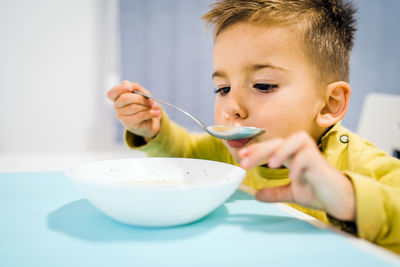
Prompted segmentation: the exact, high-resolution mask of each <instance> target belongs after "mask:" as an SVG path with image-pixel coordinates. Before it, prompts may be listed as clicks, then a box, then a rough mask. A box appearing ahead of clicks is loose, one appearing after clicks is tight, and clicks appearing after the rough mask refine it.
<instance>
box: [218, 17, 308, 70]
mask: <svg viewBox="0 0 400 267" xmlns="http://www.w3.org/2000/svg"><path fill="white" fill-rule="evenodd" d="M302 48H303V45H302V41H301V38H299V36H298V34H296V33H295V32H294V31H293V30H292V29H290V28H288V27H280V26H260V25H255V24H252V23H237V24H235V25H232V26H230V27H228V28H226V29H224V30H223V31H221V32H220V34H219V35H218V36H217V37H216V39H215V42H214V60H218V58H221V57H225V58H227V57H236V58H240V57H244V59H249V60H251V61H252V62H253V61H254V60H257V61H258V62H257V66H252V67H253V68H260V67H262V66H264V65H271V66H276V64H272V63H271V62H269V61H265V60H264V61H263V60H262V57H264V56H266V57H268V58H273V57H274V56H278V55H279V56H280V57H282V56H283V57H288V56H299V55H303V54H304V53H303V52H302V51H301V50H302ZM232 53H235V54H232ZM260 57H261V58H260ZM258 59H260V60H258ZM252 65H254V64H252ZM278 66H279V65H278ZM266 67H269V66H266ZM280 67H281V68H283V69H286V68H285V67H284V66H280Z"/></svg>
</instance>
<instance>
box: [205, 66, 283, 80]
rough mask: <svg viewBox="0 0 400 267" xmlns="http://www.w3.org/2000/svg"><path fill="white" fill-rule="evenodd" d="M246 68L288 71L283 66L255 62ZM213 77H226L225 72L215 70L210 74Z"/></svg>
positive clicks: (251, 69) (250, 69)
mask: <svg viewBox="0 0 400 267" xmlns="http://www.w3.org/2000/svg"><path fill="white" fill-rule="evenodd" d="M246 69H247V70H249V71H257V70H261V69H274V70H283V71H288V70H287V69H285V68H282V67H279V66H275V65H271V64H256V65H250V66H248V67H246ZM215 77H226V74H225V73H224V72H222V71H215V72H214V73H213V74H212V78H213V79H214V78H215Z"/></svg>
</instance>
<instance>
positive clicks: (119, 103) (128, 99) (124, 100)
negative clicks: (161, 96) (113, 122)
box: [114, 92, 153, 109]
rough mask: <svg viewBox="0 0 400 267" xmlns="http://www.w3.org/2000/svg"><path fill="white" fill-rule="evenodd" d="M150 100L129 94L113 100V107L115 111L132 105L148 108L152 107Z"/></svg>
mask: <svg viewBox="0 0 400 267" xmlns="http://www.w3.org/2000/svg"><path fill="white" fill-rule="evenodd" d="M152 103H153V102H152V101H151V99H147V98H145V97H143V96H141V95H138V94H132V93H130V92H128V93H124V94H121V95H120V96H119V97H118V99H116V100H115V103H114V107H115V108H116V109H119V108H123V107H125V106H129V105H132V104H136V105H142V106H146V107H148V108H149V107H150V106H151V105H152Z"/></svg>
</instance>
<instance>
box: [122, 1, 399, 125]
mask: <svg viewBox="0 0 400 267" xmlns="http://www.w3.org/2000/svg"><path fill="white" fill-rule="evenodd" d="M211 2H212V1H211V0H168V1H165V0H142V1H138V0H137V1H130V0H121V1H120V13H121V39H122V40H121V45H122V50H121V51H122V77H123V79H129V80H134V81H138V82H140V83H142V84H143V85H144V86H145V87H146V88H148V89H149V90H150V91H151V92H152V93H153V94H154V95H156V96H158V97H160V98H161V99H165V100H168V101H171V102H172V103H175V104H177V105H180V106H181V107H183V108H186V109H187V110H189V111H190V112H192V113H193V114H195V115H197V116H198V117H199V118H200V119H202V120H204V122H205V123H206V124H212V123H213V102H214V94H213V93H212V91H213V83H212V80H211V73H212V34H211V32H210V33H209V34H208V35H207V34H206V31H205V28H204V23H203V21H201V20H200V17H201V16H202V15H203V14H204V13H205V12H206V11H207V10H208V5H209V4H210V3H211ZM354 3H355V5H356V7H357V8H358V14H357V19H358V31H357V34H356V40H355V47H354V50H353V54H352V58H351V74H350V84H351V86H352V96H351V101H350V108H349V111H348V113H347V115H346V117H345V119H344V120H343V125H345V126H347V127H348V128H350V129H351V130H353V131H356V129H357V125H358V121H359V116H360V112H361V108H362V104H363V101H364V98H365V95H366V94H368V93H370V92H382V93H392V94H400V16H398V11H399V10H400V1H397V0H357V1H354ZM167 111H168V113H169V115H170V116H171V117H172V118H173V119H174V120H175V121H177V122H179V123H180V124H183V125H185V126H186V127H188V128H191V129H194V130H200V129H199V128H198V127H197V126H196V125H195V124H194V123H193V122H192V121H190V119H187V118H186V117H185V116H184V115H181V114H179V113H176V112H175V111H173V110H170V109H168V110H167Z"/></svg>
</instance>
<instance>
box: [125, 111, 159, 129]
mask: <svg viewBox="0 0 400 267" xmlns="http://www.w3.org/2000/svg"><path fill="white" fill-rule="evenodd" d="M160 114H161V113H160V111H159V110H152V109H149V110H146V111H141V112H138V113H136V114H134V115H129V116H126V117H125V120H126V122H127V123H128V124H130V125H132V127H137V126H138V125H140V124H141V123H142V122H143V121H147V120H150V119H152V118H154V117H158V116H160Z"/></svg>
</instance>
